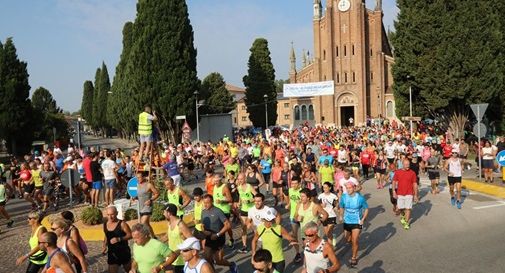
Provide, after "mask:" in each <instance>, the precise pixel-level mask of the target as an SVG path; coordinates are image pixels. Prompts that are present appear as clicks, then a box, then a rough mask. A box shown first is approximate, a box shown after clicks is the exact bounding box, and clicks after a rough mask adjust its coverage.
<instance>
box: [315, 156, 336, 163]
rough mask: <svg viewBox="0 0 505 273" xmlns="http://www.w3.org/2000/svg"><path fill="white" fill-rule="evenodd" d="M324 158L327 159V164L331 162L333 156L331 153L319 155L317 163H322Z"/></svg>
mask: <svg viewBox="0 0 505 273" xmlns="http://www.w3.org/2000/svg"><path fill="white" fill-rule="evenodd" d="M325 160H328V164H329V165H332V164H333V156H331V155H322V156H320V157H319V161H318V162H319V165H323V164H324V161H325Z"/></svg>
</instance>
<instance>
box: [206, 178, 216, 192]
mask: <svg viewBox="0 0 505 273" xmlns="http://www.w3.org/2000/svg"><path fill="white" fill-rule="evenodd" d="M205 189H206V190H207V194H210V195H213V194H214V181H212V176H210V177H205Z"/></svg>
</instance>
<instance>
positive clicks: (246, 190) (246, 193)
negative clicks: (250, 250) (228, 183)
mask: <svg viewBox="0 0 505 273" xmlns="http://www.w3.org/2000/svg"><path fill="white" fill-rule="evenodd" d="M237 183H238V186H237V187H238V193H239V206H240V220H241V224H242V248H241V249H240V250H239V252H240V253H247V230H248V229H249V219H248V214H249V211H251V209H253V208H254V204H255V202H254V199H255V198H254V197H255V195H256V191H255V190H254V189H253V187H252V186H251V185H250V184H247V183H246V181H245V175H244V174H243V173H240V174H239V175H238V177H237Z"/></svg>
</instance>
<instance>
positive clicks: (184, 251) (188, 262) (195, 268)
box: [177, 237, 214, 273]
mask: <svg viewBox="0 0 505 273" xmlns="http://www.w3.org/2000/svg"><path fill="white" fill-rule="evenodd" d="M177 249H179V251H180V252H181V255H182V257H183V259H184V273H214V269H213V268H212V265H211V264H210V263H208V262H207V261H206V260H205V259H202V258H200V256H199V255H198V252H199V251H200V250H201V247H200V242H199V241H198V239H197V238H195V237H189V238H187V239H186V240H184V242H182V243H181V244H180V245H179V246H178V248H177Z"/></svg>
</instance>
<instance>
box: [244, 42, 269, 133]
mask: <svg viewBox="0 0 505 273" xmlns="http://www.w3.org/2000/svg"><path fill="white" fill-rule="evenodd" d="M250 52H251V55H250V56H249V62H248V70H247V75H246V76H244V78H243V82H244V85H245V87H246V92H245V105H246V107H247V113H249V119H250V120H251V122H252V123H253V125H254V126H256V127H265V98H264V95H267V101H268V104H267V105H268V125H269V126H270V125H274V124H275V123H276V121H277V92H276V87H275V82H274V81H275V70H274V66H273V64H272V59H271V58H270V50H269V49H268V41H267V40H266V39H264V38H258V39H256V40H255V41H254V43H253V45H252V47H251V49H250Z"/></svg>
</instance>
